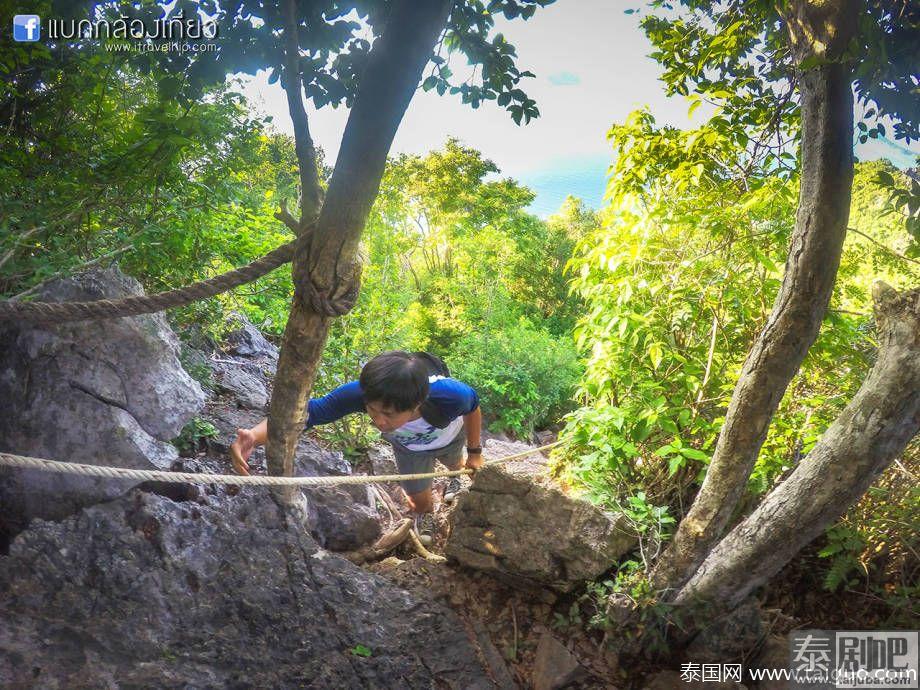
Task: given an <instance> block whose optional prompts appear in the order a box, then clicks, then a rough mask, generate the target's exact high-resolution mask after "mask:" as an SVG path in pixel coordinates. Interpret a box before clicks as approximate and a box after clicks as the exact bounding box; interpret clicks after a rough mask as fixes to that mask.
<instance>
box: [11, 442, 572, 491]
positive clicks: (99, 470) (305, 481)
mask: <svg viewBox="0 0 920 690" xmlns="http://www.w3.org/2000/svg"><path fill="white" fill-rule="evenodd" d="M560 443H561V441H556V442H555V443H549V444H547V445H545V446H540V447H539V448H531V449H529V450H526V451H524V452H523V453H515V454H514V455H507V456H505V457H503V458H496V459H494V460H487V461H486V462H485V463H484V464H486V465H497V464H500V463H504V462H508V461H509V460H516V459H517V458H523V457H526V456H528V455H533V454H534V453H539V452H541V451H544V450H547V449H549V448H553V447H555V446H558V445H559V444H560ZM4 465H5V466H6V467H19V468H22V469H35V470H44V471H46V472H60V473H63V474H79V475H83V476H87V477H107V478H109V479H134V480H138V481H152V482H175V483H189V484H236V485H238V486H242V485H249V486H333V485H336V484H373V483H376V482H398V481H407V480H410V479H431V478H435V477H459V476H460V475H464V474H473V473H474V472H476V470H470V469H463V470H449V471H446V472H422V473H418V474H383V475H363V474H359V475H348V476H344V477H276V476H268V475H249V476H243V475H237V474H207V473H195V472H168V471H164V470H135V469H130V468H127V467H106V466H103V465H86V464H82V463H78V462H58V461H56V460H45V459H43V458H31V457H28V456H25V455H14V454H12V453H0V466H4Z"/></svg>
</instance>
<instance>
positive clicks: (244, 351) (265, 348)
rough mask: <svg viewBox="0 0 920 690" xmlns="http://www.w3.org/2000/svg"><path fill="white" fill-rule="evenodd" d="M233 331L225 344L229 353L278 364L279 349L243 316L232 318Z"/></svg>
mask: <svg viewBox="0 0 920 690" xmlns="http://www.w3.org/2000/svg"><path fill="white" fill-rule="evenodd" d="M229 322H230V324H231V330H230V332H229V333H227V335H226V337H225V339H224V342H225V343H226V346H227V349H228V350H229V352H231V353H232V354H235V355H240V356H242V357H249V358H254V357H255V358H262V359H265V360H268V361H271V362H274V363H275V364H277V363H278V348H277V347H275V346H274V345H272V344H271V343H270V342H268V340H266V339H265V336H264V335H262V332H261V331H259V329H258V328H256V327H255V326H253V325H252V323H251V322H250V321H249V319H247V318H246V317H245V316H244V315H242V314H237V313H234V314H232V315H231V316H230V319H229Z"/></svg>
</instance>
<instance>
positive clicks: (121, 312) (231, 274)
mask: <svg viewBox="0 0 920 690" xmlns="http://www.w3.org/2000/svg"><path fill="white" fill-rule="evenodd" d="M296 243H297V240H292V241H290V242H288V243H287V244H283V245H281V246H280V247H278V248H277V249H274V250H272V251H270V252H269V253H268V254H266V255H265V256H263V257H262V258H260V259H256V260H255V261H253V262H252V263H250V264H247V265H246V266H243V267H241V268H237V269H234V270H232V271H228V272H227V273H222V274H221V275H219V276H214V277H213V278H208V279H207V280H201V281H199V282H197V283H192V284H191V285H188V286H186V287H182V288H176V289H175V290H167V291H165V292H159V293H157V294H155V295H136V296H133V297H123V298H121V299H100V300H94V301H92V302H13V301H9V300H6V301H0V320H3V319H25V320H28V321H46V322H47V321H54V322H58V321H80V320H83V319H110V318H114V317H117V316H137V315H138V314H151V313H153V312H158V311H163V310H164V309H172V308H173V307H183V306H185V305H186V304H191V303H192V302H197V301H198V300H202V299H206V298H208V297H213V296H214V295H219V294H221V293H222V292H226V291H227V290H230V289H232V288H235V287H239V286H240V285H245V284H246V283H251V282H252V281H254V280H256V279H258V278H261V277H262V276H264V275H265V274H266V273H270V272H271V271H273V270H275V269H276V268H278V267H279V266H282V265H284V264H286V263H288V262H289V261H290V260H291V259H292V258H293V256H294V246H295V245H296Z"/></svg>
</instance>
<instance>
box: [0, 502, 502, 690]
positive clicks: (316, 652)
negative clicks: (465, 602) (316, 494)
mask: <svg viewBox="0 0 920 690" xmlns="http://www.w3.org/2000/svg"><path fill="white" fill-rule="evenodd" d="M0 686H2V687H21V688H26V687H28V688H64V687H194V688H228V687H237V688H242V687H276V688H296V687H311V688H335V689H336V690H337V689H338V688H370V687H377V688H390V687H394V688H395V687H399V688H432V687H438V688H490V687H492V683H491V681H490V680H489V678H488V676H487V673H486V671H485V670H484V669H483V667H482V666H481V665H480V662H479V660H478V657H477V655H476V653H475V650H474V648H473V647H472V645H471V644H470V642H469V640H468V639H467V637H466V634H465V633H464V630H463V626H462V625H461V623H460V621H459V620H458V618H457V617H456V615H455V614H454V613H452V612H451V611H449V610H448V609H446V608H444V607H442V606H441V605H439V604H437V603H435V602H434V601H433V600H431V599H429V598H426V597H424V596H423V595H421V594H419V593H409V592H407V591H405V590H403V589H401V588H399V587H397V586H395V585H393V584H390V583H389V582H387V581H386V580H384V579H382V578H380V577H379V576H376V575H373V574H370V573H368V572H365V571H363V570H361V569H360V568H358V567H356V566H354V565H352V564H351V563H349V562H348V561H346V560H344V559H342V558H339V557H337V556H335V555H333V554H331V553H329V552H328V551H324V550H322V549H320V548H319V547H318V546H317V544H316V543H315V542H314V541H313V539H312V538H311V537H310V536H309V534H308V533H307V531H306V530H305V529H304V527H303V525H302V524H301V523H300V522H299V521H298V520H297V519H296V518H294V517H293V514H291V513H285V512H282V511H281V510H280V509H279V508H278V506H277V505H276V503H275V502H274V501H273V500H272V499H271V498H270V497H269V495H268V493H267V492H266V491H265V490H248V491H246V490H244V491H243V492H241V493H240V494H239V495H238V496H236V497H222V498H220V499H217V498H213V497H212V499H211V505H198V504H195V503H174V502H173V501H170V500H169V499H166V498H163V497H161V496H157V495H154V494H149V493H142V492H140V491H131V492H129V493H128V494H127V495H125V496H122V497H120V498H118V499H116V500H114V501H111V502H108V503H104V504H100V505H96V506H92V507H90V508H87V509H85V510H83V511H82V512H80V513H79V514H77V515H74V516H72V517H70V518H68V519H66V520H63V521H62V522H60V523H52V522H45V521H41V520H36V521H34V522H33V523H32V524H31V526H30V528H29V529H27V530H26V531H24V532H22V533H21V534H19V535H18V536H17V537H16V539H15V540H14V541H13V542H12V544H11V547H10V552H9V555H8V556H5V557H0Z"/></svg>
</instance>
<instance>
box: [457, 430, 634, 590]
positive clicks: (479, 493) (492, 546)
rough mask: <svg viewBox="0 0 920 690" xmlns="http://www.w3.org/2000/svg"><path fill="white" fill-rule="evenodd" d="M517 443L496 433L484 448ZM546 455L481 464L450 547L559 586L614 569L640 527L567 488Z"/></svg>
mask: <svg viewBox="0 0 920 690" xmlns="http://www.w3.org/2000/svg"><path fill="white" fill-rule="evenodd" d="M519 445H520V444H509V443H499V442H497V441H490V442H488V443H487V444H486V456H487V457H491V458H494V457H499V456H500V455H501V454H502V453H503V452H504V454H505V455H507V454H509V451H517V450H519ZM516 446H518V447H516ZM525 448H526V446H525ZM545 462H546V461H545V458H542V456H536V457H533V456H531V457H530V458H526V459H523V460H521V461H514V462H509V463H506V464H503V465H497V466H486V467H485V468H484V469H483V470H481V471H480V472H478V473H477V474H476V476H475V479H474V481H473V484H472V486H471V487H470V491H469V493H467V494H461V495H460V497H459V498H458V501H457V508H456V509H455V510H454V512H453V513H452V515H451V533H450V538H449V539H448V541H447V544H446V548H445V553H446V555H447V556H448V557H450V558H452V559H454V560H456V561H458V562H459V563H460V564H461V565H465V566H468V567H471V568H476V569H479V570H484V571H486V572H488V573H490V574H492V575H493V576H495V577H497V578H499V579H502V580H504V581H506V582H509V583H511V584H514V585H518V586H529V587H532V588H540V587H550V588H552V589H554V590H556V591H558V592H569V591H571V590H573V589H574V588H576V587H577V586H579V585H580V584H582V583H584V582H585V581H586V580H591V579H594V578H596V577H597V576H599V575H600V574H602V573H603V572H605V571H607V570H609V569H610V567H611V566H612V565H613V564H614V563H615V562H616V560H617V559H618V558H620V557H621V556H622V555H623V554H625V553H626V552H627V551H629V550H630V549H631V548H632V547H633V545H634V544H635V542H636V535H635V534H634V533H633V532H631V531H630V530H629V528H628V523H627V521H626V520H625V519H624V518H623V517H622V516H616V515H611V514H608V513H605V512H603V511H601V510H600V509H599V508H597V507H596V506H593V505H591V504H590V503H588V502H587V501H583V500H579V499H575V498H571V497H569V496H567V495H566V494H565V493H564V492H563V491H562V490H561V489H560V488H559V487H558V486H556V485H555V484H554V483H553V482H552V481H551V480H550V479H549V477H548V475H547V472H546V465H545Z"/></svg>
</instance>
